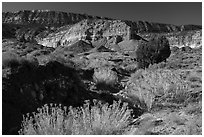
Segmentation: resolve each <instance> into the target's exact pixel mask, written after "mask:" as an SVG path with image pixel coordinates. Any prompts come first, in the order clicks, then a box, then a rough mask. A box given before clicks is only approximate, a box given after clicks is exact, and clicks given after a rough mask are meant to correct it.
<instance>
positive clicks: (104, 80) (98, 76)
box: [93, 67, 118, 87]
mask: <svg viewBox="0 0 204 137" xmlns="http://www.w3.org/2000/svg"><path fill="white" fill-rule="evenodd" d="M93 80H94V82H95V83H96V85H98V86H110V87H114V86H115V85H116V84H117V83H118V76H117V73H116V72H114V71H113V70H111V69H110V68H108V67H104V68H97V69H95V70H94V74H93Z"/></svg>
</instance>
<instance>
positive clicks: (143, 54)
mask: <svg viewBox="0 0 204 137" xmlns="http://www.w3.org/2000/svg"><path fill="white" fill-rule="evenodd" d="M170 54H171V50H170V46H169V41H168V40H167V38H166V37H165V36H161V37H156V38H153V39H151V40H150V41H149V42H142V43H140V44H139V46H138V48H137V50H136V56H137V60H138V63H139V67H140V68H147V67H148V66H149V64H154V63H159V62H162V61H166V59H167V58H168V57H169V56H170Z"/></svg>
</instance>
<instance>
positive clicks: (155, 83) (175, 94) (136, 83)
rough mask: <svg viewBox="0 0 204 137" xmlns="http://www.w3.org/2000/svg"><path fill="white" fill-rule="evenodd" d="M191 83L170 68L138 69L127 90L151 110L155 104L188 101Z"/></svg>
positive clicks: (141, 104)
mask: <svg viewBox="0 0 204 137" xmlns="http://www.w3.org/2000/svg"><path fill="white" fill-rule="evenodd" d="M188 88H189V85H188V83H187V82H186V81H184V80H183V79H182V78H181V77H180V75H179V73H177V72H176V71H173V72H172V71H170V70H163V69H157V70H149V69H146V70H138V71H137V72H136V73H134V74H133V75H132V76H131V78H130V80H129V81H128V83H127V86H126V92H127V93H128V95H129V96H133V97H134V98H135V99H136V100H138V102H139V103H140V107H142V108H143V109H146V110H150V109H151V108H152V106H153V105H156V104H157V105H161V104H165V103H167V104H168V103H172V104H174V103H175V104H182V103H184V102H185V101H187V98H188V92H187V90H188Z"/></svg>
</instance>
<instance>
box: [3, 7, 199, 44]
mask: <svg viewBox="0 0 204 137" xmlns="http://www.w3.org/2000/svg"><path fill="white" fill-rule="evenodd" d="M2 22H3V23H4V26H5V25H8V24H9V25H10V24H15V25H23V27H22V26H17V27H16V26H15V27H14V29H11V30H15V31H16V33H15V36H16V37H17V38H18V39H20V40H26V41H30V40H34V41H37V43H38V44H42V45H44V46H47V47H54V48H56V47H58V46H69V45H71V44H73V43H74V42H76V41H77V40H87V39H88V40H89V41H91V42H94V41H97V40H99V39H101V38H104V37H106V38H107V40H108V43H110V41H114V39H116V37H118V36H120V37H122V38H121V39H122V41H123V40H130V39H131V38H132V37H131V34H132V33H137V34H139V35H141V36H144V37H146V36H145V34H147V33H148V36H147V38H148V37H150V36H152V35H151V34H149V33H153V34H154V33H159V34H161V33H162V34H164V35H166V36H167V38H168V39H169V40H170V45H175V46H177V45H178V46H179V47H181V46H182V45H194V46H193V47H196V46H197V45H200V44H199V43H202V42H201V37H200V36H201V35H202V33H201V29H202V26H199V25H181V26H176V25H172V24H162V23H151V22H147V21H127V20H114V19H110V18H104V17H98V16H90V15H86V14H75V13H65V12H56V11H49V10H32V11H29V10H24V11H18V12H6V13H5V12H3V14H2ZM33 25H34V26H36V27H33ZM5 29H6V28H5V27H3V33H4V34H7V30H8V28H7V29H6V30H5ZM11 30H9V31H11ZM13 35H14V34H13ZM13 35H8V36H9V37H13ZM191 40H193V41H191ZM182 41H183V42H182ZM187 43H188V44H187ZM197 43H198V44H197ZM112 44H115V43H114V42H113V43H112Z"/></svg>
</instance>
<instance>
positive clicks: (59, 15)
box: [2, 10, 101, 26]
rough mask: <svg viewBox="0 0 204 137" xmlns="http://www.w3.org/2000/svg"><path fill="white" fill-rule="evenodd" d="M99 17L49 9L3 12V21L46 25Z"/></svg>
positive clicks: (58, 24)
mask: <svg viewBox="0 0 204 137" xmlns="http://www.w3.org/2000/svg"><path fill="white" fill-rule="evenodd" d="M93 18H101V17H97V16H90V15H86V14H75V13H66V12H56V11H49V10H23V11H18V12H3V14H2V22H3V23H14V24H23V25H25V24H44V25H48V26H53V25H57V26H62V25H66V24H74V23H77V22H79V21H81V20H83V19H93Z"/></svg>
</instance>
